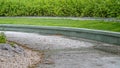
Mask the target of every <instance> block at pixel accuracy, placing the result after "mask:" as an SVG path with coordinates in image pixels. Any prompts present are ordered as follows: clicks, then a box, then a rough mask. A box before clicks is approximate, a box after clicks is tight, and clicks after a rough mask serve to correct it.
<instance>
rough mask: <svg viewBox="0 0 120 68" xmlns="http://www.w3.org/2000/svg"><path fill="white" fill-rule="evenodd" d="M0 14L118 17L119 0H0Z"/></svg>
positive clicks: (119, 14)
mask: <svg viewBox="0 0 120 68" xmlns="http://www.w3.org/2000/svg"><path fill="white" fill-rule="evenodd" d="M0 16H75V17H118V18H120V0H0Z"/></svg>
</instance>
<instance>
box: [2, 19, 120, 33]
mask: <svg viewBox="0 0 120 68" xmlns="http://www.w3.org/2000/svg"><path fill="white" fill-rule="evenodd" d="M0 24H17V25H18V24H19V25H37V26H61V27H76V28H88V29H98V30H107V31H115V32H120V22H112V21H111V22H108V21H100V20H71V19H46V18H0Z"/></svg>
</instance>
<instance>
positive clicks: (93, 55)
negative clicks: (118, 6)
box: [5, 32, 120, 68]
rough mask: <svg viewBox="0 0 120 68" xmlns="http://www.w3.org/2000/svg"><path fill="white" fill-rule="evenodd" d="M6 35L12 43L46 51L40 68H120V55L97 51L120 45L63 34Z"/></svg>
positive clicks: (13, 33) (8, 33)
mask: <svg viewBox="0 0 120 68" xmlns="http://www.w3.org/2000/svg"><path fill="white" fill-rule="evenodd" d="M5 34H6V36H7V38H8V40H10V41H15V42H17V43H20V44H22V45H26V46H28V47H31V48H35V49H37V50H42V51H44V53H45V57H44V59H45V61H44V62H43V63H40V64H38V65H37V67H36V68H120V55H119V54H115V53H110V52H104V50H103V51H101V50H98V49H95V48H94V47H96V46H108V47H109V46H110V47H111V46H116V45H110V44H105V43H101V42H96V41H92V40H87V39H82V38H74V37H64V36H60V35H39V34H32V33H20V32H5ZM116 47H117V48H118V47H119V46H116ZM108 49H109V48H108ZM119 52H120V51H119Z"/></svg>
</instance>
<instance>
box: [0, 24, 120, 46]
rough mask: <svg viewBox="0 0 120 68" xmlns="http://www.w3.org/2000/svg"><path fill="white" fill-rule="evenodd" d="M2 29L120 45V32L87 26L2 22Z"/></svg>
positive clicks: (0, 26) (0, 29) (0, 28)
mask: <svg viewBox="0 0 120 68" xmlns="http://www.w3.org/2000/svg"><path fill="white" fill-rule="evenodd" d="M0 31H17V32H29V33H39V34H58V35H65V36H72V37H80V38H85V39H91V40H96V41H100V42H105V43H110V44H116V45H120V32H111V31H102V30H93V29H85V28H71V27H57V26H56V27H55V26H54V27H52V26H31V25H9V24H1V25H0Z"/></svg>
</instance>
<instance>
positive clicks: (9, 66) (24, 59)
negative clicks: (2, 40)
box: [0, 44, 42, 68]
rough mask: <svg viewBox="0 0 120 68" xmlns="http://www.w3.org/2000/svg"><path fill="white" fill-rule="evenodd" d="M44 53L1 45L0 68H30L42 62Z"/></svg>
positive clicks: (16, 46)
mask: <svg viewBox="0 0 120 68" xmlns="http://www.w3.org/2000/svg"><path fill="white" fill-rule="evenodd" d="M41 60H42V53H40V52H37V51H33V50H31V49H27V48H24V47H21V46H18V45H16V44H15V47H12V46H11V45H9V44H0V68H28V67H32V66H34V64H36V63H38V62H41Z"/></svg>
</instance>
